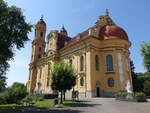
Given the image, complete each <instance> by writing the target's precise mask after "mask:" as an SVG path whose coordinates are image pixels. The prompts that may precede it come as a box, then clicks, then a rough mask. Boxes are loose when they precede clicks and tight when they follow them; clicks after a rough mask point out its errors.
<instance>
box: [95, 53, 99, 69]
mask: <svg viewBox="0 0 150 113" xmlns="http://www.w3.org/2000/svg"><path fill="white" fill-rule="evenodd" d="M95 68H96V71H98V70H99V57H98V55H95Z"/></svg>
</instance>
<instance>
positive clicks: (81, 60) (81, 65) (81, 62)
mask: <svg viewBox="0 0 150 113" xmlns="http://www.w3.org/2000/svg"><path fill="white" fill-rule="evenodd" d="M83 69H84V57H83V56H81V57H80V71H83Z"/></svg>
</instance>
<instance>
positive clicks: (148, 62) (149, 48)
mask: <svg viewBox="0 0 150 113" xmlns="http://www.w3.org/2000/svg"><path fill="white" fill-rule="evenodd" d="M141 48H142V49H141V52H142V56H143V57H144V59H143V63H144V66H145V68H146V69H147V71H148V72H150V43H142V44H141Z"/></svg>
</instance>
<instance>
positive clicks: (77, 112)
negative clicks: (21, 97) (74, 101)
mask: <svg viewBox="0 0 150 113" xmlns="http://www.w3.org/2000/svg"><path fill="white" fill-rule="evenodd" d="M81 112H82V111H81V110H72V109H52V110H47V111H33V112H28V113H81Z"/></svg>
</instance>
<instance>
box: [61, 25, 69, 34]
mask: <svg viewBox="0 0 150 113" xmlns="http://www.w3.org/2000/svg"><path fill="white" fill-rule="evenodd" d="M59 33H60V34H62V35H66V36H68V33H67V30H66V29H65V27H64V26H62V28H61V30H60V31H59Z"/></svg>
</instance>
